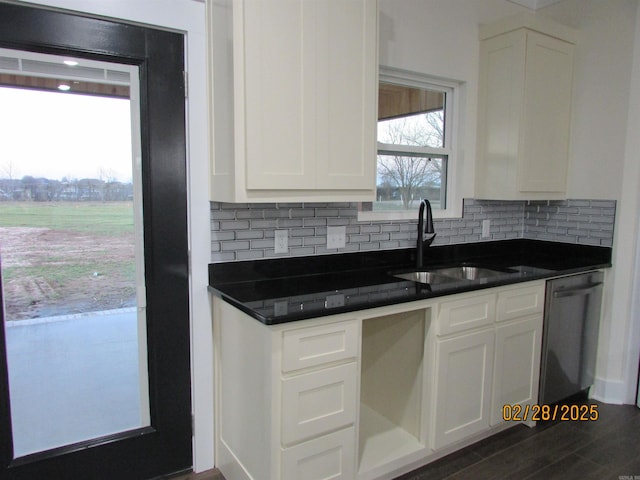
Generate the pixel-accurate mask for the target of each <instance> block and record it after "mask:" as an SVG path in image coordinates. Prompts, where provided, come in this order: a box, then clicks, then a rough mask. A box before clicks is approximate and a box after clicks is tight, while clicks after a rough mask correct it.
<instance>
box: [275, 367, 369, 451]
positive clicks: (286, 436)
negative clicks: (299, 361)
mask: <svg viewBox="0 0 640 480" xmlns="http://www.w3.org/2000/svg"><path fill="white" fill-rule="evenodd" d="M356 365H357V364H356V363H355V362H351V363H347V364H345V365H339V366H337V367H331V368H326V369H323V370H318V371H316V372H311V373H306V374H304V375H298V376H296V377H291V378H287V379H285V380H283V381H282V443H283V445H285V446H286V445H291V444H294V443H297V442H301V441H303V440H306V439H308V438H311V437H315V436H319V435H322V434H324V433H326V432H330V431H332V430H336V429H339V428H341V427H346V426H348V425H352V424H353V423H355V419H356V377H357V373H358V372H357V366H356Z"/></svg>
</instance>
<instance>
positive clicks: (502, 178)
mask: <svg viewBox="0 0 640 480" xmlns="http://www.w3.org/2000/svg"><path fill="white" fill-rule="evenodd" d="M480 37H481V43H480V79H479V105H478V113H479V117H478V164H477V168H476V195H475V196H476V197H477V198H489V199H503V200H526V199H561V198H565V197H566V184H567V165H568V159H569V136H570V124H571V97H572V83H573V49H574V44H575V37H576V33H575V31H574V30H572V29H570V28H568V27H565V26H563V25H559V24H555V23H551V22H550V21H549V20H545V19H543V18H541V17H537V16H535V15H533V14H529V15H526V16H518V17H515V18H513V17H512V18H509V19H507V20H505V21H503V22H501V23H499V24H495V25H488V26H482V27H481V33H480Z"/></svg>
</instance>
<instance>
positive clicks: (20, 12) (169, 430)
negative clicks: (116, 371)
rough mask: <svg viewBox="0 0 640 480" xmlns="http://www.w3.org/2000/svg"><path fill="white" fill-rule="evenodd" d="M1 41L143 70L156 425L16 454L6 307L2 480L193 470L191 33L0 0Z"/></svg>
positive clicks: (0, 397) (1, 360)
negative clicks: (187, 44) (187, 57)
mask: <svg viewBox="0 0 640 480" xmlns="http://www.w3.org/2000/svg"><path fill="white" fill-rule="evenodd" d="M0 47H3V48H13V49H18V50H27V51H33V52H40V53H49V54H57V55H69V56H74V57H80V58H89V59H94V60H101V61H106V62H116V63H122V64H129V65H137V66H138V67H139V72H140V98H141V99H140V115H141V136H142V171H143V209H144V249H145V277H146V278H145V280H146V289H147V338H148V345H147V348H148V365H149V401H150V413H151V426H150V427H145V428H140V429H137V430H132V431H129V432H123V433H119V434H115V435H111V436H107V437H102V438H98V439H94V440H90V441H87V442H81V443H78V444H73V445H68V446H65V447H61V448H58V449H54V450H49V451H46V452H42V453H36V454H33V455H29V456H25V457H20V458H18V459H14V458H13V450H12V449H13V447H12V435H11V417H10V410H9V409H10V402H9V390H8V372H7V362H6V348H5V332H4V318H3V312H2V309H0V478H2V479H4V478H6V479H11V480H13V479H35V478H47V479H58V478H60V479H69V478H91V479H114V478H119V479H129V478H131V479H145V478H155V477H158V476H161V475H165V474H168V473H172V472H179V471H187V470H190V468H191V465H192V442H191V441H192V432H191V374H190V333H189V279H188V273H189V270H188V239H187V169H186V131H185V98H184V76H183V71H184V38H183V36H182V35H181V34H179V33H173V32H168V31H164V30H157V29H153V28H147V27H142V26H139V25H132V24H127V23H121V22H118V21H111V20H105V19H99V18H94V17H91V16H87V15H84V14H75V13H67V12H60V11H54V10H49V9H44V8H37V7H30V6H23V5H16V4H12V3H1V2H0ZM1 300H2V289H0V301H1Z"/></svg>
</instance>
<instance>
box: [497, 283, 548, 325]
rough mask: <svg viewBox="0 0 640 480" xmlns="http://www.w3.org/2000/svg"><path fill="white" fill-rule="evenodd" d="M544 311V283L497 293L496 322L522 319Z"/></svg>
mask: <svg viewBox="0 0 640 480" xmlns="http://www.w3.org/2000/svg"><path fill="white" fill-rule="evenodd" d="M543 310H544V283H538V284H536V285H530V286H527V287H520V288H514V289H509V290H507V291H505V292H500V293H498V304H497V321H498V322H503V321H505V320H511V319H512V318H519V317H524V316H526V315H533V314H535V313H542V311H543Z"/></svg>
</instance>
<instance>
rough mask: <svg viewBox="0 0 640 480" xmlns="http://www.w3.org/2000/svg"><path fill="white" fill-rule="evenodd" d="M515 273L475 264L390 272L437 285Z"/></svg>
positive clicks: (403, 277) (398, 276) (506, 269)
mask: <svg viewBox="0 0 640 480" xmlns="http://www.w3.org/2000/svg"><path fill="white" fill-rule="evenodd" d="M509 273H516V270H512V269H509V268H491V267H481V266H477V265H460V266H456V267H446V268H434V269H429V270H414V271H410V272H395V273H391V275H393V276H394V277H397V278H402V279H403V280H410V281H412V282H419V283H428V284H430V285H437V284H442V283H451V282H458V281H460V280H481V279H487V278H493V277H498V276H501V275H505V274H509Z"/></svg>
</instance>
